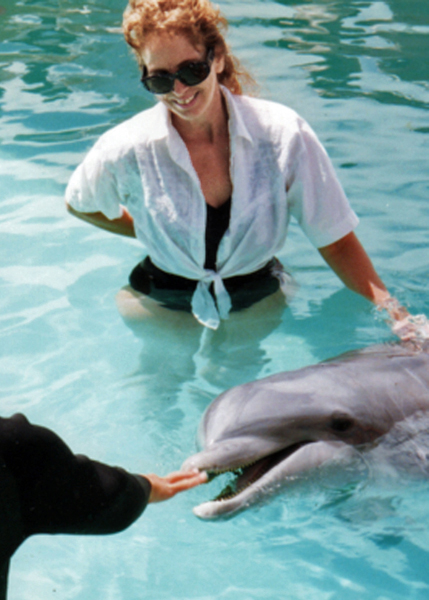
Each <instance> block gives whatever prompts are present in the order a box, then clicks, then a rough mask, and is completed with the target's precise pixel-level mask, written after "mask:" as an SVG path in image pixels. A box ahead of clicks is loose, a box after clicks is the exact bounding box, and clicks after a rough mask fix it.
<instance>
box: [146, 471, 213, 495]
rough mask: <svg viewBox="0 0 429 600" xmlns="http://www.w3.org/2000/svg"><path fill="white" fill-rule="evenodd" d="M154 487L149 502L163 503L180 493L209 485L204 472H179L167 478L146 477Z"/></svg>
mask: <svg viewBox="0 0 429 600" xmlns="http://www.w3.org/2000/svg"><path fill="white" fill-rule="evenodd" d="M144 477H146V479H148V480H149V481H150V484H151V486H152V489H151V492H150V496H149V502H162V501H163V500H168V499H169V498H172V497H173V496H175V495H176V494H177V493H179V492H184V491H185V490H190V489H191V488H194V487H196V486H197V485H201V484H202V483H207V473H204V472H202V471H177V472H175V473H170V474H169V475H166V476H165V477H158V475H153V474H151V475H144Z"/></svg>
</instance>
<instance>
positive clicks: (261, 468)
mask: <svg viewBox="0 0 429 600" xmlns="http://www.w3.org/2000/svg"><path fill="white" fill-rule="evenodd" d="M307 443H309V442H300V443H298V444H293V445H292V446H288V447H287V448H283V449H282V450H279V451H278V452H275V453H273V454H270V455H268V456H264V457H262V458H260V459H258V460H256V461H254V462H252V463H250V464H247V465H245V466H242V467H239V468H237V467H234V468H232V469H228V468H226V469H222V470H210V469H207V470H206V471H207V475H208V477H209V481H211V480H212V479H214V478H215V477H217V476H218V475H221V474H224V473H232V474H233V475H234V476H235V479H233V480H232V481H230V482H229V483H228V485H227V486H226V487H225V488H224V489H223V490H222V491H221V492H220V494H218V495H217V496H216V497H215V498H214V499H213V500H212V502H225V501H227V500H231V499H233V498H235V497H236V496H238V495H239V494H241V493H242V492H244V491H245V490H246V489H247V488H249V487H250V486H251V485H254V484H255V483H256V482H257V481H258V480H260V479H261V478H262V477H263V476H264V475H266V473H268V471H270V470H271V469H273V468H274V467H275V466H276V465H278V464H279V463H281V462H282V461H283V460H285V459H286V458H288V457H289V456H291V455H292V454H293V453H294V452H296V451H297V450H298V449H299V448H301V447H302V446H305V445H306V444H307Z"/></svg>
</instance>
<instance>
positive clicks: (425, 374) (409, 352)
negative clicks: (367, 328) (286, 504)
mask: <svg viewBox="0 0 429 600" xmlns="http://www.w3.org/2000/svg"><path fill="white" fill-rule="evenodd" d="M422 411H429V341H427V342H425V344H424V345H423V347H421V348H420V349H418V350H416V349H415V348H412V347H407V346H403V345H384V346H374V347H371V348H368V349H365V350H363V351H357V352H351V353H347V354H344V355H342V356H340V357H338V358H335V359H332V360H330V361H327V362H323V363H320V364H318V365H315V366H310V367H305V368H303V369H300V370H298V371H291V372H286V373H280V374H278V375H273V376H271V377H267V378H265V379H261V380H259V381H254V382H252V383H247V384H244V385H240V386H237V387H235V388H232V389H231V390H229V391H227V392H225V393H223V394H221V395H220V396H218V398H216V399H215V400H214V401H213V402H212V404H211V405H210V406H209V407H208V409H207V410H206V412H205V414H204V417H203V419H202V421H201V424H200V430H199V438H200V444H201V447H203V448H204V450H203V451H202V452H200V453H199V454H195V455H194V456H191V457H190V458H188V459H187V460H186V461H185V463H184V465H183V467H182V469H184V470H187V469H195V468H197V469H200V470H204V471H207V472H208V473H209V474H212V475H215V474H218V473H222V472H225V471H236V470H239V471H240V473H241V474H240V476H239V478H238V480H237V484H236V487H237V489H238V493H237V491H236V490H235V494H236V495H233V496H232V497H227V498H224V499H221V498H218V499H216V500H213V501H211V502H207V503H204V504H201V505H200V506H197V507H196V508H194V513H195V514H196V515H197V516H198V517H200V518H203V519H213V518H217V517H220V516H223V517H229V516H231V515H232V514H234V513H236V512H238V511H240V510H243V509H244V508H247V506H249V504H252V503H254V502H256V501H259V500H260V499H261V498H262V497H264V496H265V495H266V494H267V493H268V492H270V491H271V492H272V490H273V488H275V487H280V485H281V483H282V482H285V481H286V480H288V479H290V478H291V477H293V476H294V475H296V474H299V473H302V472H304V471H307V470H309V469H312V468H314V467H317V466H318V465H321V464H322V463H324V462H326V461H328V460H331V459H335V458H338V457H341V456H342V455H347V454H353V452H354V450H353V448H354V446H359V445H361V444H368V443H371V442H374V440H376V439H377V438H379V437H380V436H383V435H384V434H386V433H387V432H389V431H390V430H391V428H392V427H393V426H394V425H395V424H396V423H399V422H401V421H403V420H404V419H406V418H408V417H411V416H412V415H414V414H416V413H419V412H422ZM428 415H429V412H428ZM245 465H250V466H248V467H245ZM249 482H252V483H250V484H249ZM240 490H242V491H240Z"/></svg>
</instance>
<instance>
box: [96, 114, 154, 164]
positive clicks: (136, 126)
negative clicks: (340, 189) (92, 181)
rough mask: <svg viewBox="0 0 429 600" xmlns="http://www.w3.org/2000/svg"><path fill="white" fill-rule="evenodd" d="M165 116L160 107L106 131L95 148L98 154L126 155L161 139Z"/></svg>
mask: <svg viewBox="0 0 429 600" xmlns="http://www.w3.org/2000/svg"><path fill="white" fill-rule="evenodd" d="M164 121H165V119H164V114H163V111H162V110H160V105H159V104H156V105H155V106H152V107H151V108H148V109H146V110H143V111H142V112H139V113H137V114H136V115H134V116H132V117H130V118H129V119H127V120H125V121H122V123H119V124H118V125H115V126H114V127H112V128H110V129H108V130H107V131H105V132H104V133H103V134H102V135H101V136H100V138H99V139H98V140H97V142H96V144H95V146H94V148H95V149H96V150H97V151H98V152H105V153H108V154H110V153H112V152H113V153H115V154H126V153H128V152H129V151H133V152H134V151H135V149H136V148H137V147H142V146H145V145H146V144H148V143H150V142H151V141H152V140H154V139H158V138H160V137H161V131H162V130H163V127H162V126H163V123H164Z"/></svg>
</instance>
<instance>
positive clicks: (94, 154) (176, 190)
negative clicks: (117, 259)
mask: <svg viewBox="0 0 429 600" xmlns="http://www.w3.org/2000/svg"><path fill="white" fill-rule="evenodd" d="M222 92H223V94H224V97H225V100H226V106H227V110H228V117H229V133H230V148H231V150H230V152H231V161H230V173H231V179H232V184H233V194H232V199H231V218H230V223H229V227H228V229H227V231H226V232H225V235H224V236H223V237H222V240H221V242H220V245H219V249H218V252H217V257H216V270H214V269H210V268H209V269H208V268H206V267H205V259H206V248H205V231H206V202H205V199H204V196H203V194H202V190H201V186H200V182H199V180H198V176H197V174H196V171H195V169H194V168H193V165H192V162H191V158H190V155H189V153H188V151H187V148H186V145H185V143H184V142H183V140H182V138H181V137H180V135H179V134H178V132H177V131H176V129H175V128H174V127H173V125H172V123H171V119H170V116H169V113H168V110H167V108H166V107H165V106H164V105H163V104H162V103H158V104H157V105H156V106H154V107H153V108H151V109H149V110H146V111H143V112H142V113H139V114H138V115H136V116H135V117H133V118H131V119H129V120H128V121H125V122H124V123H122V124H120V125H118V126H117V127H115V128H113V129H111V130H110V131H108V132H106V133H105V134H104V135H103V136H102V137H101V138H100V139H99V140H98V142H97V143H96V144H95V146H94V147H93V148H92V150H91V151H90V152H89V153H88V155H87V156H86V158H85V160H84V161H83V162H82V164H81V165H79V167H78V168H77V169H76V171H75V172H74V174H73V175H72V177H71V180H70V182H69V185H68V188H67V191H66V199H67V202H68V203H69V204H70V205H71V206H72V207H73V208H75V209H76V210H78V211H82V212H97V211H101V212H103V213H104V214H105V215H106V216H107V217H108V218H110V219H115V218H118V217H119V216H120V215H121V214H122V212H121V211H122V209H121V205H123V206H126V207H127V209H128V210H129V212H130V214H131V216H132V217H133V219H134V226H135V231H136V235H137V237H138V239H139V240H140V241H141V242H142V243H143V244H144V246H145V247H146V249H147V251H148V254H149V256H150V257H151V261H152V262H153V264H154V265H156V266H157V267H158V268H159V269H161V270H163V271H165V272H167V273H173V274H175V275H178V276H180V277H184V278H187V279H192V280H195V281H196V282H197V285H196V288H195V291H194V293H193V296H192V312H193V313H194V315H195V317H196V318H197V319H198V320H199V321H200V322H201V323H203V324H204V325H206V326H208V327H211V328H214V329H215V328H217V327H218V325H219V318H226V317H227V316H228V313H229V311H230V308H231V299H230V296H229V294H228V292H227V290H226V289H225V285H224V280H225V279H227V278H230V277H235V276H239V275H248V274H250V273H253V272H255V271H258V270H259V269H261V268H262V267H264V266H265V265H266V264H267V263H268V262H269V261H270V260H271V259H272V258H273V257H274V256H275V254H277V253H278V252H279V251H280V250H281V249H282V248H283V245H284V243H285V240H286V235H287V229H288V224H289V221H290V218H291V217H294V218H295V219H296V220H297V221H298V223H299V224H300V226H301V227H302V229H303V230H304V232H305V234H306V235H307V236H308V238H309V239H310V241H311V242H312V243H313V244H314V245H315V246H316V247H323V246H326V245H328V244H331V243H333V242H335V241H337V240H338V239H340V238H342V237H344V236H345V235H347V234H348V233H350V231H352V230H353V229H354V228H355V227H356V225H357V223H358V219H357V217H356V215H355V213H354V212H353V210H352V209H351V207H350V205H349V203H348V200H347V198H346V196H345V194H344V192H343V189H342V187H341V185H340V183H339V181H338V179H337V177H336V174H335V172H334V169H333V166H332V163H331V161H330V159H329V157H328V155H327V153H326V151H325V149H324V148H323V146H322V145H321V143H320V142H319V140H318V138H317V137H316V135H315V134H314V132H313V131H312V129H311V128H310V126H309V125H308V124H307V123H306V122H305V121H304V120H303V119H302V118H301V117H300V116H299V115H297V113H295V112H294V111H293V110H291V109H289V108H287V107H285V106H283V105H281V104H278V103H275V102H270V101H266V100H261V99H256V98H250V97H247V96H237V95H233V94H231V93H230V92H229V91H228V90H227V89H225V88H222ZM279 278H280V285H281V287H282V290H283V291H284V292H285V293H287V289H286V285H287V280H286V278H285V277H282V275H281V272H280V273H279ZM211 287H212V289H214V295H215V299H214V298H213V297H212V295H211V294H210V288H211Z"/></svg>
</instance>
